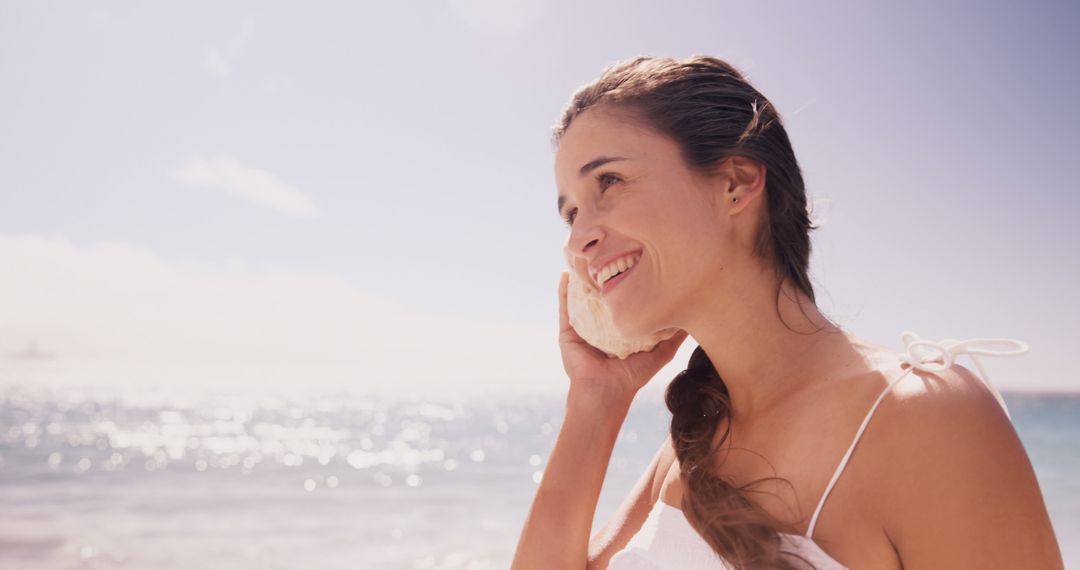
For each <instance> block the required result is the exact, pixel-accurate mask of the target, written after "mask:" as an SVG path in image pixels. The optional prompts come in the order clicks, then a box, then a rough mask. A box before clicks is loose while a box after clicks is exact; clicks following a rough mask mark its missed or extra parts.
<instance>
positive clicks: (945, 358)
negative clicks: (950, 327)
mask: <svg viewBox="0 0 1080 570" xmlns="http://www.w3.org/2000/svg"><path fill="white" fill-rule="evenodd" d="M900 340H902V341H903V342H904V346H905V347H906V348H907V352H906V353H904V354H901V355H900V361H901V362H902V363H906V364H909V365H910V367H909V368H908V369H907V370H905V371H904V373H903V374H900V375H899V376H897V377H896V379H894V380H893V381H892V382H889V385H888V386H886V387H885V389H884V390H882V391H881V394H880V395H878V397H877V400H875V401H874V405H873V406H871V407H870V411H869V412H867V414H866V417H865V418H863V421H862V424H861V425H859V430H858V431H857V432H856V433H855V438H854V440H852V442H851V445H850V446H848V449H847V452H846V453H844V457H843V459H841V460H840V465H839V466H838V467H837V468H836V471H835V472H833V476H832V479H830V480H829V484H828V485H826V486H825V492H824V493H822V494H821V499H820V500H819V501H818V504H817V508H815V509H814V515H813V516H812V517H811V518H810V526H809V527H808V528H807V529H806V538H812V537H813V534H814V527H815V526H816V525H817V520H818V515H820V514H821V508H822V507H823V506H825V499H827V498H828V497H829V493H830V492H831V491H832V488H833V485H835V484H836V481H837V480H838V479H839V478H840V474H841V473H843V471H844V467H846V466H847V463H848V459H850V458H851V454H852V452H853V451H855V446H856V445H858V443H859V438H861V437H862V434H863V432H864V431H865V430H866V426H867V424H869V423H870V418H871V417H872V416H873V415H874V411H875V410H877V407H878V404H880V403H881V401H882V400H883V399H884V398H885V396H886V395H887V394H888V393H889V391H890V390H892V388H893V386H895V385H896V384H897V383H898V382H900V380H902V379H903V378H904V377H905V376H907V375H908V373H909V372H911V371H912V370H915V369H916V368H917V369H919V370H922V371H925V372H941V371H943V370H947V369H948V368H949V367H951V366H952V365H953V363H954V362H955V361H956V357H957V356H959V355H961V354H967V355H968V356H969V357H970V358H971V360H972V362H974V363H975V367H976V368H977V369H978V370H979V375H980V376H979V379H980V380H982V381H983V383H985V384H986V386H987V388H989V389H990V392H991V393H992V394H993V395H994V398H996V399H997V401H998V404H1001V408H1002V409H1003V410H1005V415H1006V417H1008V418H1009V419H1010V420H1011V419H1012V416H1009V408H1008V407H1007V406H1005V400H1004V399H1003V398H1002V397H1001V393H1000V392H998V390H997V388H995V387H994V385H993V384H991V383H990V377H989V376H988V375H987V374H986V370H985V369H984V368H983V366H982V363H981V362H979V360H978V359H977V358H975V355H976V354H981V355H985V356H1020V355H1021V354H1024V353H1025V352H1027V351H1028V348H1029V347H1028V345H1027V343H1025V342H1022V341H1019V340H1016V339H1011V338H972V339H968V340H964V341H959V340H955V339H951V338H947V339H944V340H941V341H938V342H933V341H930V340H924V339H921V338H919V336H918V335H916V334H915V333H913V332H911V331H905V332H903V333H901V335H900ZM979 345H984V346H985V345H1009V346H1012V347H1013V348H1012V350H991V349H989V348H977V347H978V346H979ZM938 359H940V360H941V361H942V362H940V363H939V362H935V361H936V360H938Z"/></svg>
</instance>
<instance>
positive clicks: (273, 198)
mask: <svg viewBox="0 0 1080 570" xmlns="http://www.w3.org/2000/svg"><path fill="white" fill-rule="evenodd" d="M170 177H171V178H172V179H173V180H174V181H176V182H177V183H179V184H182V185H184V186H189V187H192V188H209V189H212V190H222V191H225V192H228V193H230V194H235V195H237V196H240V197H242V198H245V199H247V200H250V201H251V202H254V203H256V204H259V205H261V206H267V207H270V208H273V209H275V210H277V211H279V212H281V213H283V214H287V215H290V216H296V217H299V218H307V219H314V218H317V217H318V216H319V209H318V208H317V207H316V206H315V203H314V202H312V201H311V199H310V198H308V197H307V196H306V195H305V194H304V193H302V192H300V191H299V190H297V189H296V188H293V187H292V186H290V185H288V184H286V183H284V182H282V181H281V180H279V179H278V178H277V177H276V176H274V175H273V174H272V173H270V172H267V171H265V170H260V169H258V168H251V167H248V166H244V165H242V164H240V163H239V162H237V161H236V160H235V159H233V158H232V157H229V156H226V155H223V154H219V155H217V156H213V157H203V156H196V157H192V158H190V159H188V161H187V162H186V163H184V165H183V166H181V167H180V168H178V169H176V170H174V171H172V172H171V173H170Z"/></svg>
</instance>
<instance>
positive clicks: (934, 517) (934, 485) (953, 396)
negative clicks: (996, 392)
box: [880, 365, 1063, 570]
mask: <svg viewBox="0 0 1080 570" xmlns="http://www.w3.org/2000/svg"><path fill="white" fill-rule="evenodd" d="M926 380H927V384H926V388H925V389H924V390H920V391H918V392H917V393H914V394H909V395H908V396H905V397H904V398H902V399H900V400H899V401H898V403H897V405H896V407H895V408H894V409H895V410H896V413H895V415H894V416H893V417H892V418H890V424H893V425H891V426H890V428H893V429H895V430H896V432H895V434H893V435H892V436H890V437H889V447H890V449H889V453H888V454H887V456H888V457H890V458H891V460H892V461H893V462H894V463H893V464H892V465H890V466H888V467H886V468H885V469H884V471H883V472H884V473H885V475H884V476H883V480H882V481H880V482H881V483H882V484H883V487H882V488H883V495H882V499H881V504H882V506H883V507H884V513H883V516H882V518H883V520H884V522H885V526H886V531H887V532H888V534H889V537H890V539H891V540H892V541H893V544H894V546H895V547H896V549H897V552H898V554H899V556H900V559H901V561H902V563H903V567H904V568H906V569H908V570H912V569H915V570H918V569H921V568H1062V567H1063V562H1062V559H1061V553H1060V550H1059V548H1058V545H1057V541H1056V539H1055V537H1054V531H1053V527H1052V526H1051V524H1050V518H1049V515H1048V514H1047V511H1046V506H1045V503H1044V501H1043V497H1042V493H1041V491H1040V489H1039V484H1038V481H1037V479H1036V477H1035V472H1034V469H1033V468H1032V466H1031V462H1030V460H1029V459H1028V456H1027V453H1026V452H1025V451H1024V447H1023V444H1022V443H1021V441H1020V438H1019V437H1018V436H1017V434H1016V430H1015V429H1014V427H1013V425H1012V423H1011V422H1010V421H1009V419H1008V417H1007V416H1006V415H1005V413H1004V411H1003V410H1002V409H1001V407H1000V405H999V404H998V403H997V401H996V400H995V399H994V396H993V395H992V394H991V393H990V391H989V389H988V388H987V387H986V386H985V385H983V384H982V382H981V381H980V380H979V379H978V377H976V376H975V375H974V374H973V373H972V372H971V371H969V370H967V369H966V368H963V367H961V366H958V365H957V366H953V367H952V368H950V369H949V370H948V371H945V372H942V373H940V375H927V377H926ZM894 422H895V423H894Z"/></svg>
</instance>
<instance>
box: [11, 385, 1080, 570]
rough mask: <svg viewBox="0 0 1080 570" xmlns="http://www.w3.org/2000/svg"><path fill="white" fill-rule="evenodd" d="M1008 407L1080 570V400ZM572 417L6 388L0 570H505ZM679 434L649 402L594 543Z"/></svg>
mask: <svg viewBox="0 0 1080 570" xmlns="http://www.w3.org/2000/svg"><path fill="white" fill-rule="evenodd" d="M1005 399H1006V403H1007V404H1008V405H1009V409H1010V411H1011V413H1012V415H1013V421H1014V424H1015V426H1016V429H1017V431H1018V433H1019V434H1020V437H1021V439H1022V440H1023V442H1024V445H1025V447H1026V449H1027V451H1028V455H1029V457H1030V458H1031V460H1032V463H1033V464H1034V466H1035V470H1036V474H1037V476H1038V478H1039V482H1040V484H1041V486H1042V491H1043V495H1044V498H1045V500H1046V503H1047V506H1048V509H1049V511H1050V516H1051V518H1052V520H1053V522H1054V526H1055V530H1056V532H1057V536H1058V541H1059V543H1060V545H1061V547H1062V551H1063V554H1064V556H1065V560H1066V567H1075V568H1080V445H1078V442H1080V394H1076V395H1061V394H1053V395H1039V394H1022V393H1006V394H1005ZM564 403H565V396H539V395H536V396H490V397H485V398H472V399H469V400H457V401H441V402H440V401H427V400H409V399H389V398H384V397H376V396H358V395H350V394H340V393H339V394H321V395H308V396H304V397H295V396H294V397H284V396H280V395H279V396H274V395H251V394H247V395H235V394H234V395H227V394H218V395H203V396H198V397H192V396H177V395H175V394H174V395H165V394H161V393H154V394H143V395H140V396H134V395H132V394H130V393H124V394H111V395H110V394H107V393H104V392H100V391H87V390H65V391H56V390H47V389H29V388H26V387H7V388H0V513H2V515H0V568H5V569H13V570H14V569H31V570H37V569H42V570H44V569H48V570H58V569H69V568H71V569H74V568H102V569H104V568H154V569H159V570H165V569H170V568H177V569H180V568H183V569H190V568H200V569H215V568H222V569H225V568H228V569H249V568H251V569H254V568H259V569H263V568H267V569H271V568H326V569H335V568H349V569H358V568H379V569H399V568H400V569H426V568H432V569H435V568H467V569H486V568H507V567H509V565H510V560H511V558H512V556H513V551H514V548H515V546H516V543H517V539H518V535H519V533H520V530H521V525H522V524H523V521H524V518H525V515H526V513H527V511H528V508H529V506H530V504H531V502H532V498H533V495H534V493H535V491H536V487H537V484H538V481H539V480H540V477H541V474H542V472H543V469H544V465H545V462H546V458H547V454H548V453H549V452H550V451H551V448H552V446H553V445H554V442H555V437H556V435H557V434H558V431H559V427H560V424H561V421H562V415H563V406H564ZM669 420H670V414H669V413H668V412H667V410H666V409H665V408H664V407H663V405H662V402H661V401H660V399H659V398H658V397H657V398H653V399H642V398H639V400H638V401H636V402H635V404H634V407H633V408H632V409H631V411H630V414H629V416H628V417H627V420H626V424H625V425H624V427H623V430H622V432H621V434H620V436H619V439H618V441H617V443H616V446H615V450H614V453H613V455H612V460H611V464H610V465H609V468H608V476H607V479H606V480H605V484H604V489H603V491H602V492H601V496H600V503H599V505H598V507H597V514H596V517H595V521H594V530H596V529H598V528H599V527H600V525H602V524H603V522H604V521H605V520H606V519H607V517H608V516H609V515H610V514H611V513H612V512H613V511H614V509H615V508H616V506H617V505H618V504H619V502H620V501H621V500H622V498H623V497H624V496H625V494H626V493H627V492H628V491H629V490H630V488H631V487H632V486H633V484H634V482H635V481H636V480H637V479H638V478H639V477H640V476H641V473H642V472H643V470H644V469H645V467H646V466H647V465H648V463H649V461H650V460H651V459H652V456H653V454H654V453H655V452H656V450H657V448H658V447H659V445H660V443H661V442H662V441H663V439H664V437H665V434H666V432H667V428H668V421H669Z"/></svg>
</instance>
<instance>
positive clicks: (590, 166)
mask: <svg viewBox="0 0 1080 570" xmlns="http://www.w3.org/2000/svg"><path fill="white" fill-rule="evenodd" d="M617 160H626V158H625V157H622V156H601V157H599V158H596V159H593V160H590V161H589V162H587V163H585V165H584V166H582V167H581V169H579V170H578V178H584V177H585V175H587V174H588V173H590V172H592V171H593V170H596V169H597V168H600V167H601V166H603V165H605V164H607V163H609V162H615V161H617ZM564 205H566V196H563V195H561V194H560V195H559V215H560V216H561V215H562V209H563V206H564Z"/></svg>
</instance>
